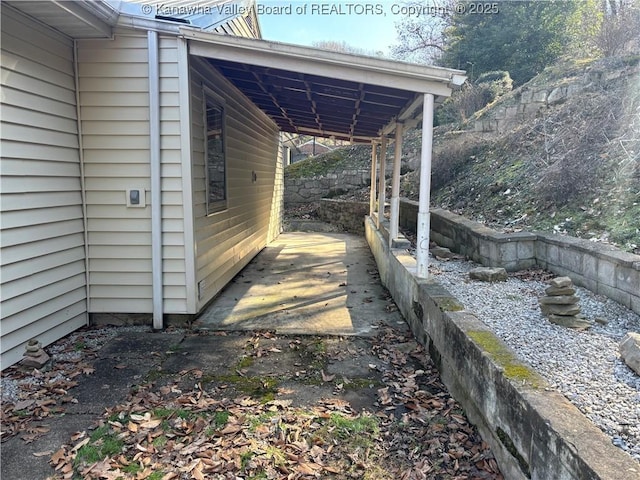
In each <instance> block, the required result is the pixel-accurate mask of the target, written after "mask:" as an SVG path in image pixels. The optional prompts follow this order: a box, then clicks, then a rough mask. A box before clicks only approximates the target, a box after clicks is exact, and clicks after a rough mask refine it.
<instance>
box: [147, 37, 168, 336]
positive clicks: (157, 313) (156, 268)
mask: <svg viewBox="0 0 640 480" xmlns="http://www.w3.org/2000/svg"><path fill="white" fill-rule="evenodd" d="M147 46H148V51H149V143H150V147H149V161H150V166H151V276H152V300H153V329H154V330H161V329H162V328H163V327H164V321H163V318H164V311H163V289H162V190H161V188H162V182H161V171H160V60H159V56H158V55H159V50H158V32H155V31H148V32H147Z"/></svg>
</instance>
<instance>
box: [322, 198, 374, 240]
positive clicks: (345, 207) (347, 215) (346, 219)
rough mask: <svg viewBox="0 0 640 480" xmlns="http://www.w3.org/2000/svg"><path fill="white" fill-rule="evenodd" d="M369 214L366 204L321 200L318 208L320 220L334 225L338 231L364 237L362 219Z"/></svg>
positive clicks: (367, 204)
mask: <svg viewBox="0 0 640 480" xmlns="http://www.w3.org/2000/svg"><path fill="white" fill-rule="evenodd" d="M368 214H369V203H368V202H350V201H347V200H333V199H329V198H323V199H322V200H320V206H319V207H318V216H319V217H320V220H322V221H324V222H327V223H330V224H332V225H335V226H336V227H338V228H339V229H340V230H343V231H345V232H350V233H356V234H358V235H364V224H363V223H362V219H363V218H364V217H365V215H368Z"/></svg>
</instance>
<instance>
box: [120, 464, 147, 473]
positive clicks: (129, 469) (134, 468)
mask: <svg viewBox="0 0 640 480" xmlns="http://www.w3.org/2000/svg"><path fill="white" fill-rule="evenodd" d="M141 470H142V467H140V464H139V463H137V462H132V463H130V464H129V465H127V466H126V467H124V468H123V469H122V471H123V472H125V473H131V474H133V475H135V474H136V473H138V472H140V471H141Z"/></svg>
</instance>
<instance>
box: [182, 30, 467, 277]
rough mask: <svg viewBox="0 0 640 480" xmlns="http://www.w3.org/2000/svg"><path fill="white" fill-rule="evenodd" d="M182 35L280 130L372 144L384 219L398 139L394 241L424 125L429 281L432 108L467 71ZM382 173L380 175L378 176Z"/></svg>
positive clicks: (423, 268) (377, 210)
mask: <svg viewBox="0 0 640 480" xmlns="http://www.w3.org/2000/svg"><path fill="white" fill-rule="evenodd" d="M180 34H181V35H183V36H184V38H186V39H187V40H188V45H189V54H190V55H193V56H197V57H203V58H205V59H207V61H208V62H209V63H210V64H211V65H212V66H213V67H215V68H216V69H217V70H219V71H220V72H221V73H222V74H223V75H224V76H225V77H226V78H227V79H228V80H229V81H230V82H231V83H233V85H234V86H235V87H236V88H238V89H239V90H240V91H241V92H242V93H243V94H244V95H246V96H247V97H248V98H249V99H251V100H252V101H253V102H254V103H255V104H256V105H257V106H258V107H259V108H260V109H261V110H263V111H264V112H265V113H267V115H269V116H270V117H271V118H272V119H273V120H274V121H275V122H276V123H277V124H278V126H279V127H280V129H281V130H282V131H283V132H289V133H298V134H305V135H315V136H320V137H329V138H336V139H342V140H348V141H351V142H354V143H371V144H372V147H373V148H372V159H371V179H372V180H371V198H370V212H369V213H370V216H371V218H372V219H373V220H374V221H375V223H376V225H377V226H378V228H380V225H381V224H382V223H383V222H384V214H385V211H384V205H385V202H386V199H385V187H386V184H385V182H386V180H385V175H384V172H385V168H386V158H385V157H386V151H387V145H388V144H389V143H390V142H395V153H394V158H393V176H392V194H391V199H390V212H389V213H390V220H389V226H388V231H389V244H390V246H392V247H393V245H394V243H395V242H396V241H397V239H398V236H399V232H398V221H399V190H400V157H401V152H402V134H403V132H404V131H405V130H408V129H411V128H414V127H415V126H417V125H418V124H420V123H421V124H422V146H421V168H420V172H421V173H420V197H419V213H418V242H417V267H416V268H417V271H416V275H417V276H418V277H419V278H426V277H427V271H428V246H429V196H430V177H431V152H432V140H433V111H434V105H435V104H436V103H438V102H441V101H443V100H444V99H445V98H446V97H448V96H450V95H451V92H452V90H453V89H454V88H456V87H458V86H460V85H462V83H463V82H464V81H465V79H466V77H465V75H464V72H463V71H460V70H452V69H446V68H439V67H431V66H424V65H415V64H408V63H402V62H396V61H391V60H385V59H380V58H374V57H365V56H359V55H350V54H345V53H338V52H330V51H326V50H319V49H314V48H309V47H302V46H296V45H288V44H281V43H276V42H269V41H264V40H255V39H248V38H241V37H232V36H222V35H216V34H210V33H204V32H197V31H194V30H192V29H186V28H185V29H182V30H181V31H180ZM378 172H380V173H378Z"/></svg>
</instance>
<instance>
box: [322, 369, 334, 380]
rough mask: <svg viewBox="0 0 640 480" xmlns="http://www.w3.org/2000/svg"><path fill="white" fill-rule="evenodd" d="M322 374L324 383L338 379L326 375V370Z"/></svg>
mask: <svg viewBox="0 0 640 480" xmlns="http://www.w3.org/2000/svg"><path fill="white" fill-rule="evenodd" d="M320 373H321V374H322V381H323V382H330V381H331V380H333V379H334V378H336V376H335V375H327V374H326V373H324V370H320Z"/></svg>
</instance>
